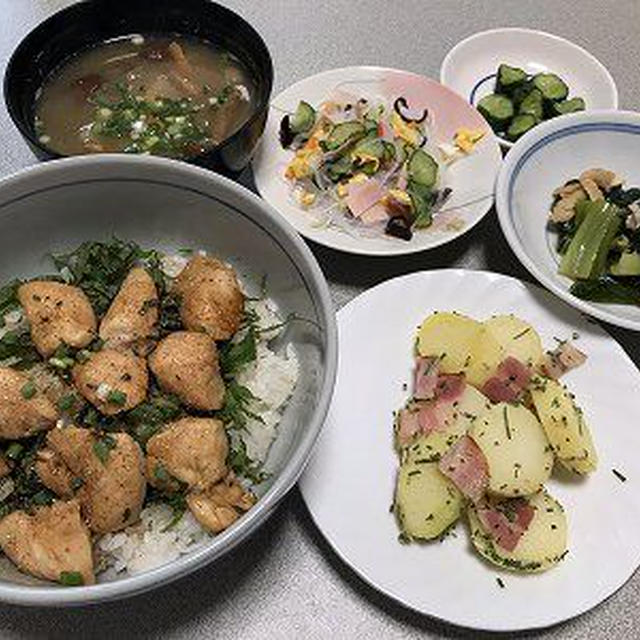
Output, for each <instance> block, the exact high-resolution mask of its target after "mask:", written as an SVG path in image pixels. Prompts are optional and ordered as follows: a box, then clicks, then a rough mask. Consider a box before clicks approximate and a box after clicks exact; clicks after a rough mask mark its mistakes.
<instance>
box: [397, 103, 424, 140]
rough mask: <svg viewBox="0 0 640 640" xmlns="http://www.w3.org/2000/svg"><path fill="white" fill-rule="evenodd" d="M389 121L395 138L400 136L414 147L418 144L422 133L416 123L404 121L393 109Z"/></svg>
mask: <svg viewBox="0 0 640 640" xmlns="http://www.w3.org/2000/svg"><path fill="white" fill-rule="evenodd" d="M390 123H391V128H392V129H393V133H394V134H395V136H396V137H397V138H402V139H403V140H404V141H405V142H408V143H409V144H411V145H413V146H414V147H418V146H420V142H422V133H421V132H420V130H419V129H418V125H416V124H415V123H413V122H405V121H404V120H403V119H402V118H401V117H400V116H399V115H398V114H397V113H396V112H395V111H394V112H393V113H392V114H391V118H390Z"/></svg>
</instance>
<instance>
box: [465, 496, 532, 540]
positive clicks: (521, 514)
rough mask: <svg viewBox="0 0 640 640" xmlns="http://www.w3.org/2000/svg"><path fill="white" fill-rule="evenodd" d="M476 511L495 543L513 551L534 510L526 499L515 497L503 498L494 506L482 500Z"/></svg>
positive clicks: (529, 522)
mask: <svg viewBox="0 0 640 640" xmlns="http://www.w3.org/2000/svg"><path fill="white" fill-rule="evenodd" d="M477 513H478V519H479V520H480V522H481V523H482V526H483V527H484V529H485V530H486V532H487V533H488V534H489V535H490V536H491V537H492V538H493V539H494V541H495V543H496V544H497V545H498V546H499V547H501V548H502V549H505V550H506V551H513V550H514V549H515V548H516V546H517V545H518V542H519V541H520V538H521V537H522V535H523V534H524V533H525V532H526V530H527V529H528V528H529V525H530V524H531V521H532V520H533V517H534V515H535V510H534V508H533V507H532V506H531V505H530V504H529V503H528V502H527V501H526V500H524V499H522V498H515V499H511V500H504V501H502V502H501V503H498V505H496V506H492V505H491V504H490V503H489V502H484V503H483V504H481V505H479V506H478V508H477ZM507 513H508V514H509V517H508V516H507Z"/></svg>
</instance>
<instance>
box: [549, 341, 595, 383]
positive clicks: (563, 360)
mask: <svg viewBox="0 0 640 640" xmlns="http://www.w3.org/2000/svg"><path fill="white" fill-rule="evenodd" d="M586 360H587V356H586V354H584V353H582V351H580V350H579V349H576V348H575V347H574V346H573V345H572V344H571V343H570V342H562V343H561V344H560V345H558V348H557V349H555V350H554V351H549V352H548V353H547V355H546V357H545V360H544V362H543V363H542V373H544V374H545V375H546V376H549V377H550V378H554V379H555V380H557V379H558V378H560V376H562V375H564V374H565V373H567V371H571V369H575V368H576V367H579V366H580V365H582V364H584V363H585V362H586Z"/></svg>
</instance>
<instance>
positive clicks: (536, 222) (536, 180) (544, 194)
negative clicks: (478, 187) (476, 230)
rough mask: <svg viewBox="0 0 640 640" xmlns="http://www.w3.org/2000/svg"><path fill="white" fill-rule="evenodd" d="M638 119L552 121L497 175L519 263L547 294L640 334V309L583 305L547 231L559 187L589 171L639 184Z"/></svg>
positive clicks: (611, 115) (591, 115) (601, 116)
mask: <svg viewBox="0 0 640 640" xmlns="http://www.w3.org/2000/svg"><path fill="white" fill-rule="evenodd" d="M639 158H640V114H639V113H635V112H631V111H589V112H584V113H578V114H574V115H568V116H563V117H561V118H556V119H554V120H549V121H547V122H544V123H542V124H540V125H539V126H537V127H536V128H535V129H532V130H531V131H530V132H529V133H527V134H526V135H524V136H523V137H522V138H521V139H520V140H518V142H517V143H516V144H515V145H514V147H513V148H512V149H511V151H510V152H509V154H508V155H507V157H506V159H505V162H504V163H503V165H502V169H501V171H500V174H499V176H498V182H497V186H496V208H497V211H498V218H499V220H500V225H501V227H502V230H503V232H504V234H505V236H506V238H507V241H508V242H509V244H510V245H511V248H512V249H513V251H514V252H515V254H516V255H517V256H518V258H519V259H520V262H522V264H523V265H524V266H525V267H526V268H527V269H528V270H529V271H530V272H531V274H532V275H533V276H535V277H536V278H537V279H538V280H539V281H540V282H541V283H542V284H543V285H544V286H545V287H546V288H547V289H549V290H550V291H552V292H553V293H555V294H556V295H557V296H558V297H560V298H562V299H563V300H565V301H566V302H568V303H569V304H571V305H572V306H574V307H576V308H577V309H580V310H581V311H583V312H585V313H587V314H589V315H592V316H594V317H595V318H598V319H600V320H604V321H605V322H609V323H611V324H614V325H617V326H619V327H624V328H627V329H633V330H636V331H640V306H633V305H620V304H603V303H595V302H589V301H586V300H581V299H580V298H577V297H576V296H574V295H572V294H571V293H570V292H569V288H570V286H571V284H572V281H571V280H570V279H569V278H566V277H564V276H561V275H560V274H559V273H558V265H559V262H560V258H559V255H558V253H557V251H556V249H555V246H556V236H555V234H554V233H553V232H551V231H549V230H548V228H547V216H548V212H549V208H550V206H551V202H552V192H553V190H554V189H555V188H556V187H558V186H560V185H562V184H564V183H565V182H566V181H567V180H570V179H571V178H575V177H577V176H578V175H580V174H581V173H582V172H583V171H584V170H585V169H590V168H594V167H602V168H605V169H610V170H612V171H614V172H615V173H616V174H617V175H619V176H621V177H622V178H624V179H625V186H626V187H631V186H640V163H639V162H638V159H639Z"/></svg>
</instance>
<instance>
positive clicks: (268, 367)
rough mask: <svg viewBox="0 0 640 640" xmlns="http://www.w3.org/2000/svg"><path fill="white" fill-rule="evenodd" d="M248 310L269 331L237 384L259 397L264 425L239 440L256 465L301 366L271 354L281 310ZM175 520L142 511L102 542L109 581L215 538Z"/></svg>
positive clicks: (162, 509)
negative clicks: (128, 525)
mask: <svg viewBox="0 0 640 640" xmlns="http://www.w3.org/2000/svg"><path fill="white" fill-rule="evenodd" d="M184 264H185V263H183V262H182V260H176V261H175V262H174V263H172V262H169V263H167V266H168V267H169V269H170V270H171V271H172V274H175V275H177V273H179V271H180V270H181V269H180V267H181V266H184ZM163 267H164V265H163ZM172 267H173V269H171V268H172ZM172 277H175V276H174V275H172ZM247 307H248V309H249V310H253V311H255V313H256V314H257V318H258V321H257V327H258V328H259V329H262V330H264V329H267V331H261V332H259V334H258V343H257V358H256V360H255V361H254V362H252V363H250V364H249V365H248V366H247V367H245V368H244V370H242V371H240V372H239V374H238V376H237V378H236V379H237V381H238V383H239V384H241V385H244V386H246V387H247V388H248V389H249V390H250V391H251V392H252V393H253V395H254V396H256V398H257V399H256V400H254V401H253V402H252V406H251V411H252V412H253V413H255V414H256V415H259V416H260V417H261V418H262V422H261V421H259V420H255V419H250V420H248V422H247V425H246V429H245V430H243V431H241V432H240V433H239V437H240V438H242V440H243V441H244V443H245V445H246V448H247V454H248V455H249V457H250V458H252V459H253V460H254V461H256V462H264V460H265V459H266V457H267V454H268V452H269V448H270V446H271V443H272V442H273V440H274V439H275V437H276V430H277V426H278V423H279V422H280V418H281V416H282V411H283V410H284V408H285V406H286V404H287V401H288V400H289V398H290V397H291V395H292V393H293V390H294V388H295V385H296V381H297V378H298V360H297V358H296V355H295V353H294V351H293V348H292V347H291V345H288V346H287V347H286V348H285V349H284V352H283V353H279V352H278V353H276V352H275V351H272V350H271V349H270V345H269V341H270V340H271V339H272V338H274V337H275V336H276V335H277V333H278V330H271V331H269V330H268V329H269V328H270V327H274V326H277V325H281V323H282V321H283V318H282V317H281V316H280V314H279V313H278V309H277V306H276V304H275V303H274V302H273V301H272V300H270V299H268V298H265V299H263V300H259V301H248V302H247ZM172 517H173V515H172V510H171V508H170V507H168V506H167V505H164V504H152V505H149V506H147V507H145V508H144V509H143V510H142V513H141V521H140V522H139V523H137V524H135V525H134V526H132V527H129V528H128V529H125V530H124V531H120V532H117V533H109V534H106V535H104V536H102V538H101V539H100V540H99V542H98V545H97V546H98V549H99V551H100V552H101V555H102V560H103V561H104V562H105V563H106V566H108V569H107V571H106V572H105V573H104V574H103V575H104V577H105V578H107V579H108V578H110V577H115V575H116V574H117V575H123V574H126V575H134V574H136V573H140V572H142V571H147V570H148V569H151V568H153V567H157V566H159V565H162V564H165V563H167V562H171V561H172V560H175V559H176V558H178V557H179V556H181V555H183V554H184V553H187V552H188V551H192V550H193V549H194V548H196V547H197V546H198V545H201V544H203V543H205V542H206V541H207V540H208V539H209V538H210V535H209V533H208V532H207V531H206V530H205V529H203V528H202V527H201V526H200V524H199V523H198V522H197V520H196V519H195V518H194V517H193V516H192V515H191V513H190V512H189V511H187V512H185V514H184V515H183V516H182V518H181V519H180V521H179V522H178V523H177V524H175V525H174V526H173V527H171V528H170V529H169V530H166V531H165V529H166V527H167V525H168V524H169V523H170V522H171V519H172Z"/></svg>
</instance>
